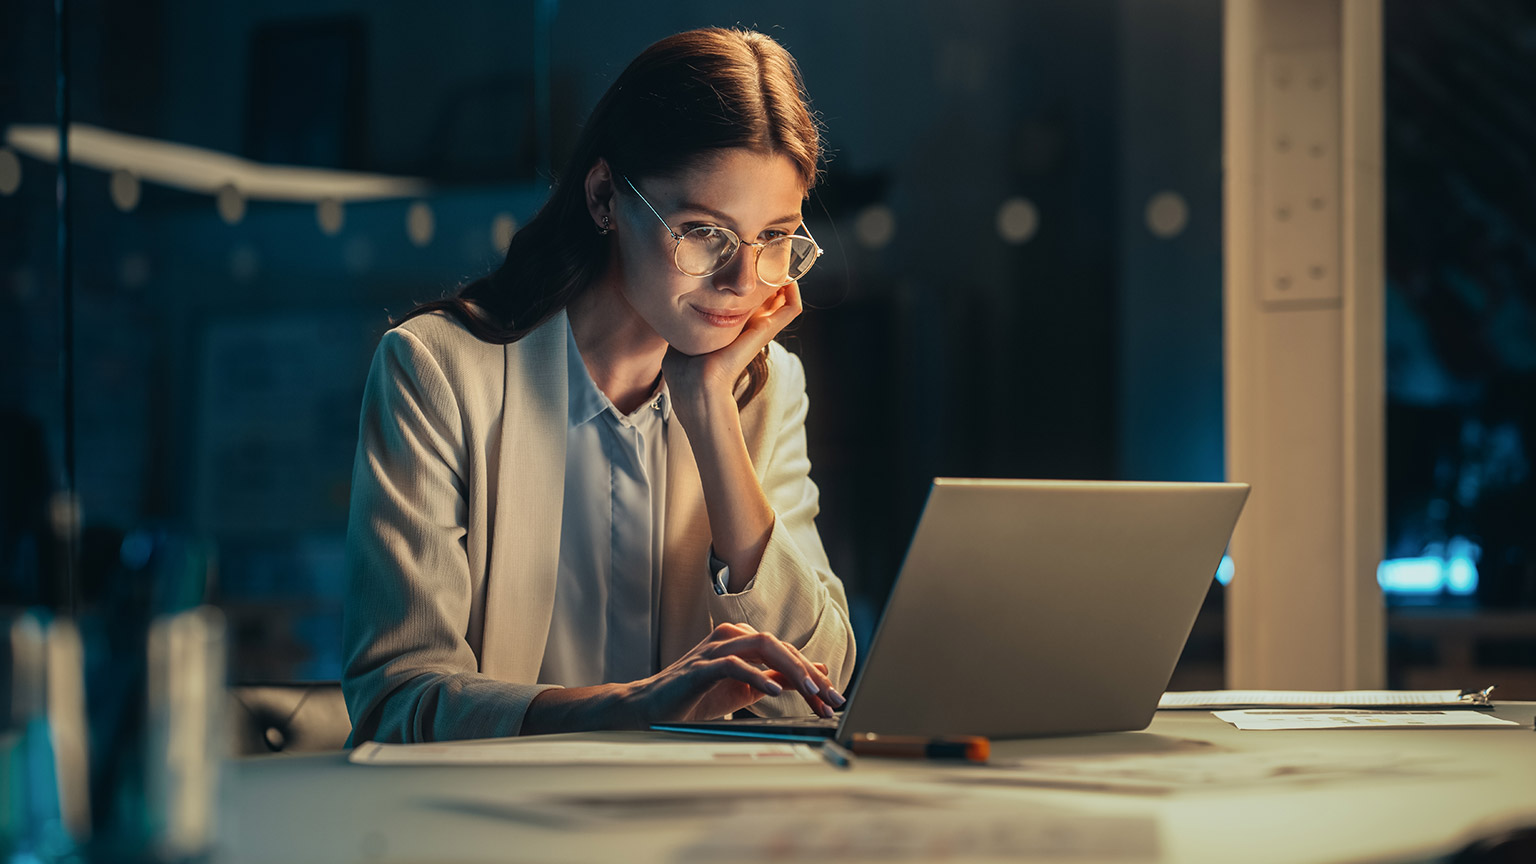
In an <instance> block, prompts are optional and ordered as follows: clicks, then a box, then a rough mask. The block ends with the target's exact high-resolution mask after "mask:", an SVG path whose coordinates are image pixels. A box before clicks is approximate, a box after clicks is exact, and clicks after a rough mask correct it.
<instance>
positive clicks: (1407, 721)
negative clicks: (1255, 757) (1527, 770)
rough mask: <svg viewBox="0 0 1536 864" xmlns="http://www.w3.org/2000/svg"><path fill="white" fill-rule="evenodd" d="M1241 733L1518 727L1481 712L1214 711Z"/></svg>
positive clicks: (1510, 721)
mask: <svg viewBox="0 0 1536 864" xmlns="http://www.w3.org/2000/svg"><path fill="white" fill-rule="evenodd" d="M1211 713H1213V714H1214V715H1216V717H1217V718H1218V719H1220V720H1225V721H1226V722H1228V723H1231V724H1232V725H1233V726H1236V727H1237V728H1239V729H1406V728H1411V727H1424V726H1434V727H1439V728H1446V727H1457V726H1516V727H1518V726H1519V725H1520V724H1519V723H1516V722H1514V721H1513V720H1500V719H1499V718H1497V717H1494V716H1493V715H1491V714H1484V713H1482V712H1480V711H1454V710H1453V711H1350V710H1346V711H1326V710H1325V711H1273V710H1259V711H1213V712H1211Z"/></svg>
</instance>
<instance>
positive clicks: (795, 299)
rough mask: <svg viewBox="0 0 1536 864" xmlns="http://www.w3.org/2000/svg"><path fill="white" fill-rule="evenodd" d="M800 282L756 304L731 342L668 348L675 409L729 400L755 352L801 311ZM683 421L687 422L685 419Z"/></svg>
mask: <svg viewBox="0 0 1536 864" xmlns="http://www.w3.org/2000/svg"><path fill="white" fill-rule="evenodd" d="M803 308H804V307H802V306H801V305H800V286H799V285H798V284H797V283H794V282H791V283H789V284H788V285H785V286H784V287H782V288H780V289H779V290H778V291H775V292H774V293H773V294H772V295H771V296H769V298H768V299H767V300H766V301H764V302H763V305H761V306H759V307H758V308H757V310H756V311H755V312H753V313H752V317H750V318H748V319H747V323H746V325H745V326H744V327H742V329H741V335H739V336H737V337H736V339H735V340H734V341H732V342H731V344H729V345H727V346H725V347H724V348H721V349H720V350H718V351H711V352H710V353H708V354H698V355H692V356H690V355H688V354H684V353H682V352H681V351H678V350H677V349H676V348H668V349H667V356H666V357H665V358H664V359H663V360H662V362H661V370H662V377H664V378H665V379H666V381H667V389H668V391H669V392H670V393H671V396H672V404H673V407H674V409H675V410H676V409H681V411H682V412H683V413H684V414H685V415H686V414H688V413H689V411H690V409H691V408H693V406H694V405H695V404H696V403H708V402H710V401H712V400H717V399H720V398H724V399H726V400H732V399H733V396H732V393H733V391H734V390H735V387H736V379H738V378H740V377H741V373H742V371H743V370H745V369H746V368H747V364H749V363H751V362H752V358H753V357H756V356H757V354H758V352H760V351H762V350H763V349H764V348H765V347H767V345H768V343H769V342H771V341H773V338H774V337H775V336H777V335H779V332H780V331H782V330H783V329H784V328H785V327H786V326H787V325H788V324H789V322H791V321H793V320H795V318H796V317H798V316H799V315H800V312H801V310H802V309H803ZM685 425H687V424H686V422H685Z"/></svg>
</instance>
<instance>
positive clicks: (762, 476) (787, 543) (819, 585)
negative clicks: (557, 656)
mask: <svg viewBox="0 0 1536 864" xmlns="http://www.w3.org/2000/svg"><path fill="white" fill-rule="evenodd" d="M774 354H775V355H776V357H775V358H774V359H775V360H776V361H777V362H775V363H774V364H773V366H772V371H771V373H770V379H769V380H770V385H769V386H770V387H772V388H773V389H774V391H775V396H776V397H778V398H775V399H774V401H773V403H772V404H771V405H770V406H769V407H770V408H772V409H773V412H772V413H771V414H770V416H769V417H767V418H766V420H767V422H768V424H769V426H768V429H769V433H768V441H769V443H770V446H769V447H768V448H767V452H768V453H769V454H770V455H769V456H768V458H767V459H766V460H765V461H764V463H763V464H761V465H758V466H756V467H757V473H758V479H759V480H760V481H761V483H762V486H763V494H764V495H765V496H767V498H768V504H769V506H771V507H772V508H773V512H774V522H773V531H772V533H771V534H770V535H769V537H768V545H767V547H766V548H765V549H764V550H763V558H762V561H761V562H760V563H759V564H758V566H757V573H756V575H755V576H754V577H753V579H752V581H751V582H750V583H749V585H748V587H747V589H746V590H744V591H742V592H740V593H737V594H717V593H716V592H715V591H714V590H713V589H706V590H708V591H709V594H710V598H709V604H710V615H711V616H712V617H713V619H714V621H715V622H716V623H719V622H721V621H732V622H736V623H742V624H750V625H751V626H753V627H755V628H757V629H758V630H765V631H767V632H770V633H772V634H774V635H775V636H777V637H779V638H780V639H783V640H785V641H786V642H789V643H791V644H793V645H794V646H795V647H797V648H799V649H800V652H801V653H802V654H804V655H805V656H806V658H807V659H810V660H814V661H818V662H821V663H825V664H826V665H827V674H828V677H829V678H831V679H832V680H833V681H834V682H836V684H837V686H838V688H839V689H841V688H843V687H846V686H847V685H848V679H849V678H850V677H851V676H852V674H853V661H854V644H853V628H852V627H851V626H850V625H849V623H848V599H847V596H846V594H845V593H844V591H843V583H842V581H841V580H840V579H838V578H837V576H836V575H835V574H833V572H832V565H831V564H830V563H829V562H828V561H827V553H826V550H825V549H824V548H823V547H822V545H821V535H820V533H819V532H818V531H817V530H816V514H817V513H818V512H820V504H819V495H820V493H819V491H818V490H817V488H816V484H815V483H814V482H812V480H811V460H810V456H809V455H808V454H807V452H806V436H805V418H806V414H807V413H808V412H809V410H810V399H809V398H808V397H807V396H806V393H805V369H804V367H803V366H802V365H801V364H800V359H799V358H798V357H796V356H795V355H793V354H791V353H789V352H788V351H784V350H783V349H779V350H777V351H775V352H774ZM774 379H778V380H777V381H775V380H774ZM764 395H767V394H764ZM711 581H712V580H711ZM752 710H753V711H754V712H755V713H758V714H764V715H786V714H805V713H807V709H806V706H805V701H804V700H803V699H801V698H800V697H799V696H798V695H796V694H793V693H790V694H786V695H785V696H779V697H773V698H766V699H762V700H760V701H759V702H757V703H756V704H754V705H753V706H752Z"/></svg>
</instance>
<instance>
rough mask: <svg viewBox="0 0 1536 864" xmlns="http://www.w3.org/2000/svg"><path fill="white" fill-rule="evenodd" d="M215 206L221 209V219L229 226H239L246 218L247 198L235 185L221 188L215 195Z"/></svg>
mask: <svg viewBox="0 0 1536 864" xmlns="http://www.w3.org/2000/svg"><path fill="white" fill-rule="evenodd" d="M213 201H214V205H215V206H216V207H218V209H219V218H220V219H223V220H224V223H225V224H227V225H239V224H240V220H241V219H244V218H245V196H244V195H241V194H240V190H239V189H236V188H235V187H234V185H233V184H226V185H224V186H221V187H219V190H218V191H217V192H215V193H214V198H213Z"/></svg>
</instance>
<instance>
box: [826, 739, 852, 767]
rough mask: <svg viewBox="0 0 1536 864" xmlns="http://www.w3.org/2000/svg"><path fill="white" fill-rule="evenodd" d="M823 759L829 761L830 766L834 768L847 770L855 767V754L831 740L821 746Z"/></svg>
mask: <svg viewBox="0 0 1536 864" xmlns="http://www.w3.org/2000/svg"><path fill="white" fill-rule="evenodd" d="M821 758H823V759H825V760H827V762H828V764H830V765H832V766H833V767H834V768H842V769H845V770H846V769H848V768H852V767H853V754H852V753H849V752H848V751H847V750H846V749H844V748H843V747H842V746H841V745H839V744H838V743H837V742H836V741H833V740H832V739H830V738H829V739H827V740H826V741H823V742H822V744H821Z"/></svg>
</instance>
